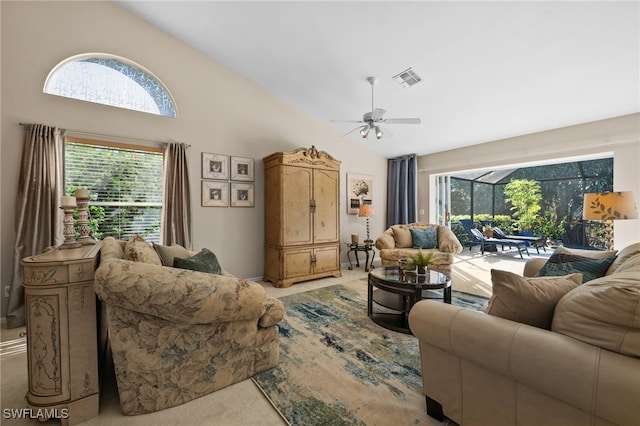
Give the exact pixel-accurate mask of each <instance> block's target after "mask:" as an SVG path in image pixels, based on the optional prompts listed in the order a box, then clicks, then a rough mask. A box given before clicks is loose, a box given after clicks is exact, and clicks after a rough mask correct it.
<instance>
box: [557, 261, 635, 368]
mask: <svg viewBox="0 0 640 426" xmlns="http://www.w3.org/2000/svg"><path fill="white" fill-rule="evenodd" d="M551 330H552V331H555V332H558V333H562V334H565V335H567V336H570V337H573V338H574V339H578V340H581V341H583V342H586V343H589V344H591V345H595V346H598V347H600V348H604V349H608V350H610V351H613V352H618V353H621V354H624V355H628V356H635V357H640V280H639V279H638V271H622V272H617V271H616V273H615V274H612V275H607V276H605V277H601V278H598V279H595V280H593V281H590V282H588V283H586V284H583V285H581V286H579V287H578V288H575V289H574V290H572V291H571V292H569V293H568V294H567V295H565V296H564V297H563V298H562V299H560V301H559V302H558V304H557V306H556V309H555V313H554V316H553V324H552V326H551Z"/></svg>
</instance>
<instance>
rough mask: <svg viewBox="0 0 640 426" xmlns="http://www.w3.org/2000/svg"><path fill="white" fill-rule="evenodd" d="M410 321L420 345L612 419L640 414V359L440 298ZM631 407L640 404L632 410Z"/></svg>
mask: <svg viewBox="0 0 640 426" xmlns="http://www.w3.org/2000/svg"><path fill="white" fill-rule="evenodd" d="M409 325H410V328H411V331H412V332H413V333H414V334H415V336H416V337H417V338H418V339H419V341H420V343H421V345H422V344H423V343H424V344H428V345H432V346H435V347H438V348H440V349H442V350H444V351H446V352H449V353H451V354H453V355H455V356H456V357H458V358H460V359H463V360H466V361H467V362H470V363H472V364H475V365H477V366H480V367H482V368H484V369H487V370H489V371H492V372H495V373H497V374H500V375H501V376H504V377H506V378H509V379H512V380H513V381H514V382H516V383H521V384H523V385H525V386H528V387H529V388H531V389H535V390H537V391H538V392H541V393H544V394H546V395H550V396H552V397H555V398H557V399H559V400H561V401H566V402H568V403H569V404H571V405H574V406H576V407H578V408H580V409H582V410H584V411H586V412H590V413H595V414H596V415H597V416H600V417H603V418H605V419H608V420H610V421H612V422H613V423H621V424H624V423H625V420H624V419H628V418H633V416H636V417H635V418H636V419H637V418H640V417H638V416H640V406H638V404H637V403H634V402H633V399H634V398H637V397H638V395H640V359H637V358H634V357H628V356H624V355H621V354H618V353H614V352H610V351H607V350H604V349H601V348H598V347H596V346H592V345H589V344H587V343H584V342H581V341H578V340H575V339H573V338H571V337H568V336H565V335H562V334H559V333H554V332H552V331H549V330H543V329H539V328H537V327H531V326H528V325H525V324H520V323H516V322H513V321H509V320H506V319H503V318H498V317H495V316H492V315H488V314H485V313H483V312H477V311H471V310H467V309H464V308H461V307H457V306H452V305H447V304H443V303H440V302H436V301H427V300H425V301H420V302H418V303H416V304H415V305H414V307H413V309H412V310H411V312H410V313H409ZM433 368H439V366H433ZM423 369H424V365H423ZM428 375H429V372H428V371H426V372H425V371H423V376H424V377H428ZM461 379H462V380H464V377H462V378H460V377H458V378H452V380H461ZM435 385H436V386H437V384H435ZM636 402H637V401H636ZM629 407H638V408H634V410H635V411H634V412H633V413H629Z"/></svg>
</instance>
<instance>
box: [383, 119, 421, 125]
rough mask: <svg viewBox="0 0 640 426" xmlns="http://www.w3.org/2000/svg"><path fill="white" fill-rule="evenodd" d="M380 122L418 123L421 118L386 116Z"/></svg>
mask: <svg viewBox="0 0 640 426" xmlns="http://www.w3.org/2000/svg"><path fill="white" fill-rule="evenodd" d="M382 122H383V123H385V124H420V123H422V120H420V119H419V118H386V119H384V120H382Z"/></svg>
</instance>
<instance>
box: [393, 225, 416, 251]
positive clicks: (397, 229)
mask: <svg viewBox="0 0 640 426" xmlns="http://www.w3.org/2000/svg"><path fill="white" fill-rule="evenodd" d="M392 229H393V239H394V240H396V248H411V247H413V239H412V238H411V231H410V230H409V229H408V228H406V227H404V226H394V227H392Z"/></svg>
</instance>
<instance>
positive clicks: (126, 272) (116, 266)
mask: <svg viewBox="0 0 640 426" xmlns="http://www.w3.org/2000/svg"><path fill="white" fill-rule="evenodd" d="M147 249H149V246H148V244H147ZM150 250H151V252H149V251H148V250H146V251H145V254H144V255H140V254H139V255H138V256H134V257H133V258H134V259H137V261H132V260H125V242H124V241H117V240H115V239H113V238H110V237H109V238H105V239H104V240H103V241H102V247H101V250H100V253H101V259H100V265H99V267H98V269H97V271H96V274H95V285H94V286H95V290H96V293H97V294H98V296H99V298H100V299H101V300H102V301H103V302H104V303H105V304H106V308H107V322H108V327H109V339H110V345H111V352H112V354H113V364H114V367H115V374H116V380H117V384H118V392H119V395H120V405H121V408H122V411H123V412H124V414H127V415H131V414H142V413H149V412H153V411H157V410H161V409H164V408H168V407H173V406H176V405H179V404H182V403H184V402H187V401H190V400H192V399H195V398H198V397H200V396H203V395H205V394H207V393H210V392H213V391H215V390H218V389H221V388H223V387H226V386H229V385H231V384H233V383H236V382H239V381H241V380H245V379H247V378H249V377H250V376H252V375H254V374H256V373H259V372H261V371H264V370H267V369H269V368H272V367H274V366H276V365H277V364H278V325H277V324H278V322H280V321H281V320H282V318H283V317H284V307H283V305H282V303H281V302H280V301H279V300H277V299H273V298H270V297H268V296H267V295H266V294H265V290H264V288H263V287H262V286H261V285H260V284H257V283H253V282H249V281H245V280H241V279H238V278H235V277H233V276H231V275H229V274H226V273H225V274H220V275H214V274H210V273H204V272H196V271H192V270H185V269H178V268H172V267H167V266H161V265H160V263H161V262H160V261H159V260H158V258H154V259H151V257H153V255H154V251H153V249H150ZM182 250H184V249H182Z"/></svg>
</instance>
